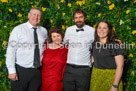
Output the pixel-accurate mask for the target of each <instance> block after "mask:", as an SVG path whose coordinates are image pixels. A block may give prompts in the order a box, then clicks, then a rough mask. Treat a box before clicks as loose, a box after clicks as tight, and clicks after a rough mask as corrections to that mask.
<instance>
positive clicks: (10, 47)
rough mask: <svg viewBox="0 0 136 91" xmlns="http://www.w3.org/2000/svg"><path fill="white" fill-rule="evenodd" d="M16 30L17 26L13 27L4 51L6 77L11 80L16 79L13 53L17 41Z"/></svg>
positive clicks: (14, 53) (14, 52)
mask: <svg viewBox="0 0 136 91" xmlns="http://www.w3.org/2000/svg"><path fill="white" fill-rule="evenodd" d="M17 30H18V29H17V28H14V29H13V30H12V32H11V35H10V37H9V42H8V47H7V53H6V66H7V68H8V72H9V76H8V78H9V79H11V80H12V81H15V80H18V77H17V74H16V69H15V55H16V50H17V43H18V37H17Z"/></svg>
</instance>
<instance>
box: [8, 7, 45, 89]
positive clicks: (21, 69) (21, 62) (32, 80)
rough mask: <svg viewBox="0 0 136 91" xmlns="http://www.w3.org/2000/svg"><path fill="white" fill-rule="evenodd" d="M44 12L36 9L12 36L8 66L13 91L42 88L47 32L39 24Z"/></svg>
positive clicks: (31, 11)
mask: <svg viewBox="0 0 136 91" xmlns="http://www.w3.org/2000/svg"><path fill="white" fill-rule="evenodd" d="M41 16H42V11H41V10H40V9H39V8H38V7H34V8H32V9H31V10H30V12H29V13H28V18H29V20H28V21H27V22H26V23H23V24H20V25H18V26H16V27H15V28H14V29H13V30H12V33H11V35H10V38H9V44H8V48H7V58H6V65H7V68H8V72H9V75H8V78H9V79H11V91H39V90H40V86H41V70H40V69H39V68H40V67H41V60H42V56H43V51H44V48H43V44H44V42H45V39H46V38H47V30H46V29H45V28H43V27H41V26H39V25H38V24H39V23H40V21H41Z"/></svg>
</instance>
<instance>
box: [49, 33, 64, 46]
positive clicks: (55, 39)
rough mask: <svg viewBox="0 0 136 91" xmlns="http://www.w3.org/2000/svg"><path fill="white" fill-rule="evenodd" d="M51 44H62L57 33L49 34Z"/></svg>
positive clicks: (60, 37)
mask: <svg viewBox="0 0 136 91" xmlns="http://www.w3.org/2000/svg"><path fill="white" fill-rule="evenodd" d="M51 39H52V42H53V43H55V44H56V45H59V44H60V43H61V42H62V36H61V34H59V33H55V32H54V33H51Z"/></svg>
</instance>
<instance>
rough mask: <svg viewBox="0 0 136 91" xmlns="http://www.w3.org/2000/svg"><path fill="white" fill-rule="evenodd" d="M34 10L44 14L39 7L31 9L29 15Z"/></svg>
mask: <svg viewBox="0 0 136 91" xmlns="http://www.w3.org/2000/svg"><path fill="white" fill-rule="evenodd" d="M33 9H35V10H39V11H40V12H41V13H42V10H41V9H40V8H39V7H33V8H31V9H30V11H29V13H30V12H31V11H32V10H33Z"/></svg>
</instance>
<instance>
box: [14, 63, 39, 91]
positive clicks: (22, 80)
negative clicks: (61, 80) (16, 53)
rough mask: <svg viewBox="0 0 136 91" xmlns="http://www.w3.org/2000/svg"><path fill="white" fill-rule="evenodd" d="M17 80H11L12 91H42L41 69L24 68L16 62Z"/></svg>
mask: <svg viewBox="0 0 136 91" xmlns="http://www.w3.org/2000/svg"><path fill="white" fill-rule="evenodd" d="M16 72H17V75H18V80H17V81H12V82H11V91H40V87H41V69H36V68H24V67H21V66H19V65H17V64H16Z"/></svg>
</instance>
